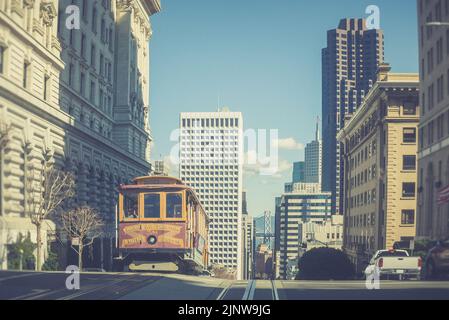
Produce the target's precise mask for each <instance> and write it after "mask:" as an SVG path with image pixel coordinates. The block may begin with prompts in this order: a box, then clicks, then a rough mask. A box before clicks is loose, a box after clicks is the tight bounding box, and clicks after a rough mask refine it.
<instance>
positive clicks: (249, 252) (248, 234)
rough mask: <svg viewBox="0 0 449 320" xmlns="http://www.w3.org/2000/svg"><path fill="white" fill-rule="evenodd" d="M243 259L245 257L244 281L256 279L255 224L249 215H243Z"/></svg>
mask: <svg viewBox="0 0 449 320" xmlns="http://www.w3.org/2000/svg"><path fill="white" fill-rule="evenodd" d="M242 230H243V231H242V237H243V246H242V250H243V252H242V257H243V279H252V278H253V277H254V245H255V242H254V240H255V239H254V236H255V235H254V222H253V217H252V216H250V215H248V214H243V215H242Z"/></svg>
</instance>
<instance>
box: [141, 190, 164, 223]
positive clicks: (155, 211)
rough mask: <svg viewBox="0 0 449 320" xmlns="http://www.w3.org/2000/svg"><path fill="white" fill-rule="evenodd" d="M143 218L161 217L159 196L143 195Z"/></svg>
mask: <svg viewBox="0 0 449 320" xmlns="http://www.w3.org/2000/svg"><path fill="white" fill-rule="evenodd" d="M143 214H144V218H160V217H161V197H160V195H159V194H146V195H144V213H143Z"/></svg>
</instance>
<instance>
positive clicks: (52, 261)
mask: <svg viewBox="0 0 449 320" xmlns="http://www.w3.org/2000/svg"><path fill="white" fill-rule="evenodd" d="M42 270H44V271H57V270H59V262H58V255H57V254H56V253H54V252H53V251H48V258H47V260H45V263H44V265H43V266H42Z"/></svg>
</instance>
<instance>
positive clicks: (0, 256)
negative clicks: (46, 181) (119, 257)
mask: <svg viewBox="0 0 449 320" xmlns="http://www.w3.org/2000/svg"><path fill="white" fill-rule="evenodd" d="M69 5H75V6H76V7H77V8H78V9H79V12H80V19H79V23H80V28H79V29H77V28H75V29H69V28H68V27H67V25H68V24H67V23H66V22H67V19H68V18H69V15H68V14H66V8H67V6H69ZM159 10H160V4H159V1H158V0H148V1H110V0H109V1H108V0H106V1H69V0H63V1H51V0H47V1H43V0H42V1H40V0H36V1H15V0H2V1H0V48H1V49H0V61H1V64H0V66H1V68H0V80H1V81H0V119H1V120H2V121H3V122H5V124H4V125H10V126H11V127H12V133H11V134H12V137H11V139H10V143H9V144H8V146H7V147H6V148H4V149H3V150H1V164H0V176H1V180H0V190H1V194H0V206H1V208H0V221H1V222H0V224H1V225H2V236H3V239H0V242H1V243H0V247H3V248H5V246H6V247H7V245H8V244H10V243H11V242H12V241H15V239H14V238H15V236H16V235H17V234H18V233H22V234H26V233H30V232H31V233H32V232H33V230H34V228H32V226H30V224H29V218H27V217H26V212H25V211H26V208H25V198H26V196H27V195H26V191H25V186H24V180H25V175H26V172H25V170H24V163H27V162H28V163H33V164H34V165H37V164H38V163H39V161H41V160H42V159H44V157H45V158H48V159H51V160H52V161H54V162H55V163H56V166H57V167H59V168H62V169H64V170H69V171H72V172H73V173H74V175H75V178H76V195H75V197H74V200H75V204H76V205H89V206H91V207H93V208H95V209H97V210H99V212H101V214H102V215H103V217H104V219H105V221H106V225H107V230H106V231H107V233H108V231H109V236H108V237H107V238H105V239H102V240H101V248H102V249H101V258H100V261H99V262H98V263H99V264H98V266H101V267H104V268H110V267H111V263H112V260H111V259H112V249H113V240H112V237H113V234H114V233H113V232H112V229H113V223H114V215H115V201H116V191H115V187H116V186H117V185H118V184H119V183H122V182H127V181H129V180H130V179H131V178H132V177H135V176H138V175H144V174H148V173H149V172H150V170H151V166H150V164H149V155H150V148H149V144H150V141H151V136H150V133H149V118H148V109H149V97H148V92H149V68H148V66H149V61H148V58H149V50H148V41H149V39H150V36H151V24H150V20H149V16H151V15H152V14H154V13H156V12H158V11H159ZM69 25H70V24H69ZM129 70H132V72H129ZM133 72H134V73H133ZM118 75H119V76H118ZM128 75H129V76H128ZM5 235H7V236H5ZM5 237H6V238H5ZM32 238H34V239H35V235H33V236H32ZM45 247H46V246H45ZM0 251H1V249H0ZM46 254H47V253H46V252H44V257H43V258H44V259H45V256H46ZM44 259H42V261H44ZM0 260H1V261H0V267H2V268H5V267H6V266H7V250H3V252H0Z"/></svg>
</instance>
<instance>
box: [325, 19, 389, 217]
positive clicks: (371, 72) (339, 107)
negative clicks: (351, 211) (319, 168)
mask: <svg viewBox="0 0 449 320" xmlns="http://www.w3.org/2000/svg"><path fill="white" fill-rule="evenodd" d="M383 59H384V40H383V32H382V30H379V29H371V30H368V29H367V28H366V24H365V20H364V19H342V20H341V21H340V23H339V25H338V27H337V28H336V29H332V30H329V31H328V32H327V47H326V48H324V49H323V51H322V114H323V119H322V127H323V178H322V179H323V181H322V187H323V190H324V191H331V192H332V202H333V208H332V212H333V213H339V212H340V203H339V202H340V194H341V177H342V176H343V174H342V172H340V171H341V170H342V166H341V161H340V157H341V155H340V145H339V144H337V140H336V136H337V132H338V131H339V130H340V129H341V128H343V126H344V122H345V120H346V119H347V118H348V117H350V116H351V115H352V113H353V112H354V111H355V110H356V109H357V107H358V106H359V105H360V103H361V102H362V99H363V97H364V96H365V94H366V93H367V92H368V91H369V89H370V87H371V86H372V84H373V82H374V81H375V79H376V73H377V69H378V67H379V65H380V63H382V62H383Z"/></svg>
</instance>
